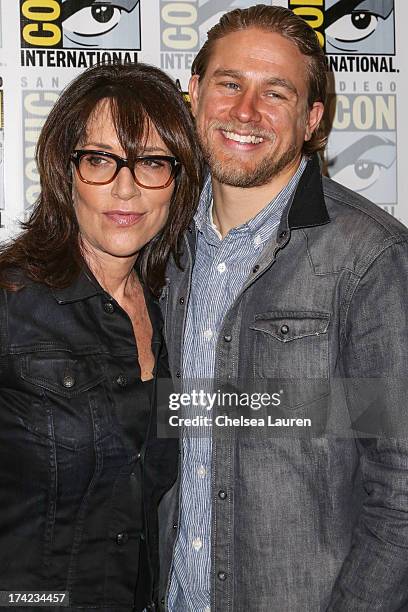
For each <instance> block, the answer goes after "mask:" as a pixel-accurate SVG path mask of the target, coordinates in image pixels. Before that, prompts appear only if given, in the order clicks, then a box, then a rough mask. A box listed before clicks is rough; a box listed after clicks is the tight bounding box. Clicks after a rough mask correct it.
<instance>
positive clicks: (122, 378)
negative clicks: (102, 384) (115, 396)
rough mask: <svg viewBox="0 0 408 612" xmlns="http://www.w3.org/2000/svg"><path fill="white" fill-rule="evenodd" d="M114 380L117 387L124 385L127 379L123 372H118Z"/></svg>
mask: <svg viewBox="0 0 408 612" xmlns="http://www.w3.org/2000/svg"><path fill="white" fill-rule="evenodd" d="M116 382H117V384H118V385H119V387H126V385H127V383H128V380H127V378H126V376H125V375H124V374H119V376H117V378H116Z"/></svg>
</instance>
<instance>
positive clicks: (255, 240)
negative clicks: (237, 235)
mask: <svg viewBox="0 0 408 612" xmlns="http://www.w3.org/2000/svg"><path fill="white" fill-rule="evenodd" d="M261 242H262V238H261V236H260V234H257V235H256V236H255V238H254V245H255V246H259V245H260V244H261Z"/></svg>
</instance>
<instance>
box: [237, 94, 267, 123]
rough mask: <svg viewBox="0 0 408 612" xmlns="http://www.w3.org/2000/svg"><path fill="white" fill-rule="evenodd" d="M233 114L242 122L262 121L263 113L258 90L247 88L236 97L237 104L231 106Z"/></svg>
mask: <svg viewBox="0 0 408 612" xmlns="http://www.w3.org/2000/svg"><path fill="white" fill-rule="evenodd" d="M230 113H231V115H232V116H233V117H234V118H235V119H238V120H239V121H240V122H241V123H249V122H251V121H255V122H256V121H260V120H261V118H262V115H261V113H260V111H259V96H258V94H257V92H256V91H253V90H250V89H247V90H246V91H242V92H241V93H240V95H239V96H237V97H236V98H235V104H234V105H233V107H232V108H231V111H230Z"/></svg>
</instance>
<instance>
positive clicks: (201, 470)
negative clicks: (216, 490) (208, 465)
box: [197, 465, 207, 478]
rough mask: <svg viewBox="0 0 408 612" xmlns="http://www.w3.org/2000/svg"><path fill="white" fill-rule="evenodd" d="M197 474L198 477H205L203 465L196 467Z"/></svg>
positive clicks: (205, 472) (205, 471)
mask: <svg viewBox="0 0 408 612" xmlns="http://www.w3.org/2000/svg"><path fill="white" fill-rule="evenodd" d="M197 476H199V478H205V477H206V476H207V470H206V469H205V467H204V466H203V465H200V467H198V468H197Z"/></svg>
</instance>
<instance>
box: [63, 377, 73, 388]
mask: <svg viewBox="0 0 408 612" xmlns="http://www.w3.org/2000/svg"><path fill="white" fill-rule="evenodd" d="M62 384H63V385H64V387H65V388H66V389H70V388H71V387H73V386H74V385H75V378H74V377H73V376H72V375H71V374H66V375H65V376H64V378H63V381H62Z"/></svg>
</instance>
